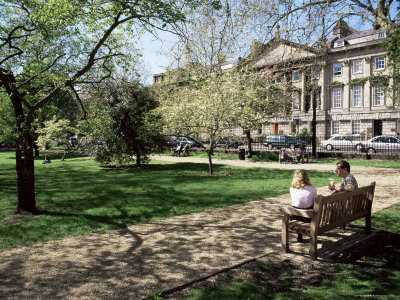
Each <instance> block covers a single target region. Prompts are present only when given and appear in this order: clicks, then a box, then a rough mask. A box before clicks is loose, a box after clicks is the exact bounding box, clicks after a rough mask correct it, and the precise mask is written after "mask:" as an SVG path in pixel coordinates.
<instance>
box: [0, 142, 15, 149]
mask: <svg viewBox="0 0 400 300" xmlns="http://www.w3.org/2000/svg"><path fill="white" fill-rule="evenodd" d="M0 148H15V145H13V144H11V143H7V142H1V143H0Z"/></svg>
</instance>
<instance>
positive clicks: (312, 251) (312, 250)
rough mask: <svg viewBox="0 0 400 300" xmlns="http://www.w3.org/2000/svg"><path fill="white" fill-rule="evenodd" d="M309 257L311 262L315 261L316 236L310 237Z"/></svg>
mask: <svg viewBox="0 0 400 300" xmlns="http://www.w3.org/2000/svg"><path fill="white" fill-rule="evenodd" d="M310 239H311V240H310V257H311V259H312V260H316V259H317V255H318V253H317V236H316V235H311V236H310Z"/></svg>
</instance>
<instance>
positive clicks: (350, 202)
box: [282, 182, 375, 260]
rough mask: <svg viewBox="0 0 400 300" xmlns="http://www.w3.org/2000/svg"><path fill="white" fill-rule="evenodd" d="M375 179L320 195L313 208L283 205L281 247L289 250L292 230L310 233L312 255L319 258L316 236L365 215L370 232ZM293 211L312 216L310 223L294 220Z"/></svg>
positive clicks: (366, 229) (300, 214)
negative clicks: (356, 187) (348, 188)
mask: <svg viewBox="0 0 400 300" xmlns="http://www.w3.org/2000/svg"><path fill="white" fill-rule="evenodd" d="M374 192H375V182H372V183H371V184H370V185H368V186H365V187H361V188H358V189H355V190H354V191H352V192H342V193H338V194H334V195H330V196H326V197H324V196H321V195H319V196H318V197H317V199H316V200H315V202H314V209H296V208H294V207H292V206H285V207H283V208H282V211H283V213H284V216H283V219H282V248H283V251H284V252H290V250H289V244H288V235H289V232H294V233H301V234H304V235H307V236H309V237H310V257H311V259H313V260H316V259H317V237H318V236H319V235H321V234H323V233H324V232H326V231H329V230H331V229H334V228H337V227H344V226H345V225H346V224H347V223H349V222H351V221H354V220H357V219H361V218H364V217H365V228H364V232H365V233H366V234H370V233H371V207H372V200H373V198H374ZM290 215H293V216H301V217H305V218H311V223H307V222H303V221H299V220H291V219H290Z"/></svg>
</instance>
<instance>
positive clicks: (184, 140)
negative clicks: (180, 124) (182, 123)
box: [168, 136, 204, 148]
mask: <svg viewBox="0 0 400 300" xmlns="http://www.w3.org/2000/svg"><path fill="white" fill-rule="evenodd" d="M179 143H182V145H183V146H184V145H186V144H189V145H190V148H204V146H203V145H202V144H201V143H199V142H198V141H196V140H194V139H192V138H190V137H186V136H180V137H177V138H176V139H169V141H168V145H170V146H172V147H176V146H177V145H178V144H179Z"/></svg>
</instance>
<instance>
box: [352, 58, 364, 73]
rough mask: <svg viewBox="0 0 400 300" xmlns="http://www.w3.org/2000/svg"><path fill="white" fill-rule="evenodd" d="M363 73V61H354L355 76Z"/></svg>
mask: <svg viewBox="0 0 400 300" xmlns="http://www.w3.org/2000/svg"><path fill="white" fill-rule="evenodd" d="M358 73H362V60H361V59H357V60H355V61H353V74H358Z"/></svg>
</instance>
